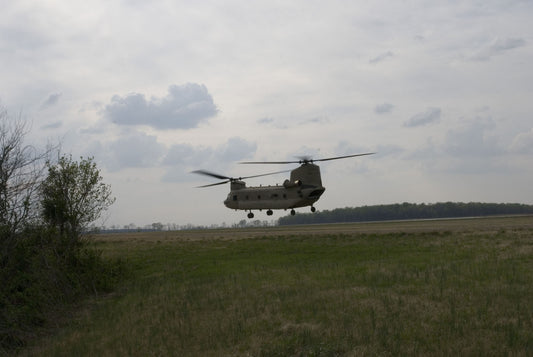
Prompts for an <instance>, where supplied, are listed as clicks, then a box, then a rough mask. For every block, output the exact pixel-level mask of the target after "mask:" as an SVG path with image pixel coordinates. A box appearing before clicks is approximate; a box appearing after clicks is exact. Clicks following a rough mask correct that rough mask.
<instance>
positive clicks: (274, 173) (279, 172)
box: [239, 170, 291, 180]
mask: <svg viewBox="0 0 533 357" xmlns="http://www.w3.org/2000/svg"><path fill="white" fill-rule="evenodd" d="M289 171H291V170H283V171H276V172H269V173H267V174H261V175H253V176H245V177H239V180H244V179H249V178H253V177H261V176H270V175H276V174H282V173H284V172H289Z"/></svg>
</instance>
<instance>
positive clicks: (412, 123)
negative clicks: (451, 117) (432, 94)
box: [404, 108, 441, 128]
mask: <svg viewBox="0 0 533 357" xmlns="http://www.w3.org/2000/svg"><path fill="white" fill-rule="evenodd" d="M440 113H441V110H440V108H428V109H427V110H426V111H425V112H422V113H418V114H415V115H414V116H412V117H411V118H410V119H409V120H408V121H406V122H405V123H404V126H405V127H408V128H413V127H417V126H423V125H428V124H431V123H435V122H438V121H439V120H440Z"/></svg>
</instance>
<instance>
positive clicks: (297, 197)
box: [224, 163, 326, 211]
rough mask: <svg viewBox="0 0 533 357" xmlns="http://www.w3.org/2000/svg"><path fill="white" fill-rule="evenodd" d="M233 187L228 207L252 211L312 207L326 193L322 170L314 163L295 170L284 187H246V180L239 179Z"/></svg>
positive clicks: (233, 183) (226, 201)
mask: <svg viewBox="0 0 533 357" xmlns="http://www.w3.org/2000/svg"><path fill="white" fill-rule="evenodd" d="M230 188H231V190H230V192H229V194H228V197H227V198H226V200H225V201H224V205H225V206H226V207H228V208H232V209H236V210H239V209H240V210H249V211H251V210H264V209H265V210H273V209H293V208H297V207H305V206H311V207H312V206H313V204H314V203H315V202H316V201H318V199H319V198H320V196H321V195H322V194H323V193H324V191H325V190H326V188H325V187H324V186H322V180H321V177H320V168H319V167H318V166H317V165H314V164H312V163H309V164H305V165H302V166H300V167H298V168H296V169H294V170H292V171H291V176H290V180H285V182H284V183H283V184H282V185H275V186H251V187H246V183H245V182H244V181H241V180H235V181H232V182H231V186H230Z"/></svg>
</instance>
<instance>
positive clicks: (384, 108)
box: [374, 103, 394, 114]
mask: <svg viewBox="0 0 533 357" xmlns="http://www.w3.org/2000/svg"><path fill="white" fill-rule="evenodd" d="M393 108H394V105H392V104H390V103H383V104H378V105H376V107H375V108H374V112H375V113H376V114H387V113H390V112H391V111H392V109H393Z"/></svg>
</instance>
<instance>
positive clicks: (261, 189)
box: [192, 152, 375, 219]
mask: <svg viewBox="0 0 533 357" xmlns="http://www.w3.org/2000/svg"><path fill="white" fill-rule="evenodd" d="M372 154H375V153H373V152H369V153H364V154H354V155H345V156H336V157H329V158H325V159H312V158H310V157H299V160H297V161H245V162H240V164H300V166H299V167H297V168H296V169H293V170H285V171H277V172H270V173H266V174H260V175H253V176H245V177H238V178H235V177H228V176H225V175H219V174H216V173H214V172H210V171H207V170H195V171H192V173H195V174H200V175H205V176H210V177H214V178H217V179H219V180H224V181H221V182H217V183H212V184H208V185H203V186H198V188H203V187H211V186H217V185H224V184H226V183H229V184H230V192H229V193H228V196H227V198H226V199H225V200H224V205H225V206H226V207H228V208H230V209H235V210H244V211H248V215H247V216H248V218H250V219H251V218H254V213H253V212H252V211H253V210H259V211H262V210H266V214H267V215H268V216H271V215H272V214H273V213H274V212H273V210H275V209H283V210H287V209H290V210H291V211H290V213H291V215H293V216H294V215H295V214H296V211H295V210H294V209H295V208H299V207H306V206H310V207H311V212H315V211H316V208H315V206H314V203H315V202H316V201H318V199H319V198H320V196H322V194H323V193H324V191H325V190H326V188H325V187H324V186H323V185H322V179H321V177H320V167H319V166H318V165H315V164H314V163H315V162H319V161H330V160H338V159H346V158H350V157H356V156H365V155H372ZM289 171H290V173H291V174H290V178H289V179H286V180H285V181H284V182H283V184H281V185H278V184H277V185H274V186H271V185H268V186H263V185H260V186H250V187H246V183H245V182H244V181H243V180H245V179H249V178H255V177H261V176H268V175H275V174H280V173H284V172H289Z"/></svg>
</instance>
